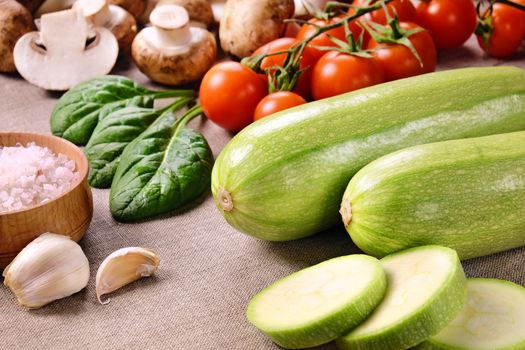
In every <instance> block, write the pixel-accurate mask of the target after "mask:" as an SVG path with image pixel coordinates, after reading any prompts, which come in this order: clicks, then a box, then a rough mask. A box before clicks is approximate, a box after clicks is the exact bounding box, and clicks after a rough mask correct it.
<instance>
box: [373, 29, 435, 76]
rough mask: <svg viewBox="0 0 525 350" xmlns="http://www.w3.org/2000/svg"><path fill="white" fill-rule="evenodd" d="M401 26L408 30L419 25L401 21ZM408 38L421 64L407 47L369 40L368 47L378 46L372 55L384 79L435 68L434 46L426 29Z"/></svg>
mask: <svg viewBox="0 0 525 350" xmlns="http://www.w3.org/2000/svg"><path fill="white" fill-rule="evenodd" d="M401 28H403V29H405V30H410V29H414V28H420V27H419V26H418V25H417V24H415V23H411V22H401ZM409 40H410V41H411V42H412V45H414V47H415V49H416V50H417V52H418V54H419V57H420V58H421V61H422V62H423V65H422V66H421V64H420V63H419V61H418V60H417V58H416V57H415V56H414V55H413V54H412V52H411V51H410V50H409V49H408V47H406V46H404V45H400V44H378V43H377V42H376V41H375V40H370V43H369V44H368V49H375V48H378V50H377V51H375V52H374V53H373V55H374V57H376V58H377V60H378V61H379V64H380V65H381V68H382V70H383V73H384V74H385V80H386V81H390V80H396V79H401V78H407V77H411V76H414V75H419V74H424V73H430V72H433V71H434V70H435V69H436V60H437V58H436V47H435V46H434V42H433V41H432V37H431V36H430V34H429V33H428V32H427V31H423V32H419V33H416V34H412V35H411V36H410V37H409Z"/></svg>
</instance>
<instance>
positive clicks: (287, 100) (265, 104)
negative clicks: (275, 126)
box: [253, 91, 306, 120]
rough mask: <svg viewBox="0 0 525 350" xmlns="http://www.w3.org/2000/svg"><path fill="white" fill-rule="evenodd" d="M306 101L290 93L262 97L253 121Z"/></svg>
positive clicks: (280, 92) (277, 93)
mask: <svg viewBox="0 0 525 350" xmlns="http://www.w3.org/2000/svg"><path fill="white" fill-rule="evenodd" d="M305 103H306V100H305V99H304V98H302V97H301V96H299V95H298V94H296V93H293V92H290V91H278V92H274V93H273V94H269V95H268V96H266V97H264V98H263V99H262V100H261V102H259V104H258V105H257V108H256V109H255V113H254V115H253V120H259V119H261V118H264V117H266V116H268V115H270V114H274V113H277V112H280V111H284V110H285V109H288V108H292V107H295V106H299V105H302V104H305Z"/></svg>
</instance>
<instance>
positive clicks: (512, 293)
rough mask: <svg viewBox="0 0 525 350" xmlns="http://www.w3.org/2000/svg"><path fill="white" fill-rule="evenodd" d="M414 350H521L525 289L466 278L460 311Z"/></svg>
mask: <svg viewBox="0 0 525 350" xmlns="http://www.w3.org/2000/svg"><path fill="white" fill-rule="evenodd" d="M417 349H421V350H441V349H443V350H470V349H476V350H511V349H512V350H520V349H525V288H523V287H521V286H519V285H517V284H514V283H512V282H507V281H502V280H496V279H486V278H473V279H469V280H468V281H467V302H466V304H465V306H464V307H463V310H461V312H460V313H459V314H458V316H457V317H456V318H455V319H454V320H453V321H452V322H451V323H450V324H449V325H448V326H447V327H445V328H444V329H443V330H441V332H439V333H438V334H437V335H436V336H434V337H432V338H430V339H429V340H428V341H426V342H424V343H423V344H421V345H420V346H419V347H418V348H417Z"/></svg>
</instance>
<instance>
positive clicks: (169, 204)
mask: <svg viewBox="0 0 525 350" xmlns="http://www.w3.org/2000/svg"><path fill="white" fill-rule="evenodd" d="M200 114H201V109H200V107H198V106H197V107H194V108H192V109H191V110H190V111H188V112H187V113H186V115H185V116H184V117H182V118H181V119H178V120H177V119H176V117H175V116H174V115H172V114H166V115H164V116H162V117H161V118H159V119H157V120H156V121H155V122H154V123H153V124H152V125H151V126H150V127H149V128H148V129H147V130H146V131H145V132H143V133H142V134H141V135H140V136H139V137H138V138H136V139H135V140H134V141H132V142H131V143H130V144H129V145H128V146H127V147H126V148H125V150H124V153H123V154H122V157H121V160H120V163H119V165H118V167H117V171H116V173H115V177H114V179H113V183H112V185H111V194H110V209H111V214H112V215H113V217H114V218H115V219H117V220H119V221H123V222H129V221H136V220H140V219H145V218H149V217H152V216H156V215H159V214H163V213H167V212H170V211H173V210H175V209H177V208H180V207H181V206H183V205H185V204H187V203H189V202H191V201H193V200H195V199H197V198H199V197H200V196H201V195H202V194H203V193H204V192H205V191H207V190H208V189H209V187H210V177H211V169H212V165H213V154H212V152H211V149H210V147H209V146H208V143H207V142H206V139H205V138H204V136H202V135H201V134H200V133H198V132H196V131H194V130H191V129H188V128H186V127H185V126H186V123H187V122H188V121H189V120H190V119H192V118H194V117H196V116H197V115H200Z"/></svg>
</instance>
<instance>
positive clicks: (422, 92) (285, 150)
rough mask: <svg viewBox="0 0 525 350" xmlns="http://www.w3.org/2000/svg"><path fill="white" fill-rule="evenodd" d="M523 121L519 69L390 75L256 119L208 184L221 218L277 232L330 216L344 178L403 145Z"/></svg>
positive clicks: (306, 230) (519, 126)
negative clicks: (390, 77) (383, 80)
mask: <svg viewBox="0 0 525 350" xmlns="http://www.w3.org/2000/svg"><path fill="white" fill-rule="evenodd" d="M519 130H525V70H523V69H520V68H516V67H490V68H466V69H457V70H450V71H444V72H438V73H431V74H426V75H421V76H418V77H413V78H408V79H403V80H398V81H394V82H389V83H386V84H380V85H376V86H373V87H370V88H366V89H362V90H359V91H356V92H351V93H348V94H345V95H341V96H337V97H333V98H329V99H324V100H320V101H317V102H312V103H309V104H306V105H303V106H299V107H296V108H292V109H289V110H286V111H284V112H281V113H277V114H275V115H274V116H272V117H268V118H264V119H262V120H260V121H258V122H256V123H254V124H252V125H250V126H249V127H247V128H246V129H244V130H243V131H242V132H240V133H239V134H238V135H236V136H235V137H234V138H233V139H232V140H231V141H230V142H229V144H228V145H227V146H226V147H225V148H224V150H223V151H222V152H221V154H220V156H219V158H218V159H217V162H216V163H215V166H214V168H213V174H212V191H213V195H214V197H215V200H216V202H217V206H218V208H219V209H220V211H221V212H222V214H223V215H224V216H225V218H226V219H227V221H228V222H229V223H230V224H231V225H233V226H234V227H236V228H237V229H239V230H241V231H243V232H245V233H248V234H250V235H252V236H255V237H258V238H262V239H267V240H274V241H284V240H292V239H297V238H301V237H305V236H308V235H311V234H313V233H316V232H319V231H321V230H323V229H326V228H329V227H331V226H333V225H334V224H336V223H337V222H338V221H339V220H340V217H339V215H338V210H339V205H340V202H341V197H342V195H343V193H344V190H345V188H346V186H347V184H348V181H349V180H350V178H351V177H352V176H353V175H354V174H355V173H356V172H357V171H358V170H359V169H361V168H362V167H363V166H365V165H366V164H367V163H370V162H371V161H372V160H374V159H376V158H379V157H380V156H383V155H385V154H388V153H390V152H393V151H396V150H398V149H401V148H405V147H408V146H412V145H417V144H423V143H428V142H436V141H444V140H450V139H458V138H466V137H477V136H484V135H490V134H497V133H503V132H512V131H519Z"/></svg>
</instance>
